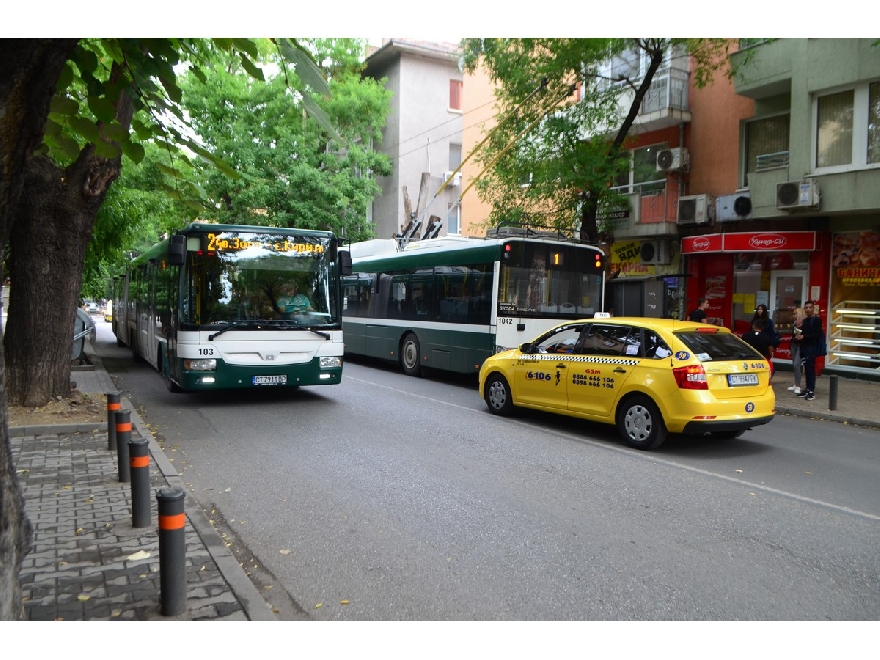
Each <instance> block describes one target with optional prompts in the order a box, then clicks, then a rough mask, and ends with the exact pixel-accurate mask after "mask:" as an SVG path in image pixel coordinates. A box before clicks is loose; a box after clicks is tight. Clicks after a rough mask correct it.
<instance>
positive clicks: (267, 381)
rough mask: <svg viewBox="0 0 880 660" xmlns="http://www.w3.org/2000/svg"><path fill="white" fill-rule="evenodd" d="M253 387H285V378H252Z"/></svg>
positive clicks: (283, 376)
mask: <svg viewBox="0 0 880 660" xmlns="http://www.w3.org/2000/svg"><path fill="white" fill-rule="evenodd" d="M254 385H287V376H286V375H281V376H254Z"/></svg>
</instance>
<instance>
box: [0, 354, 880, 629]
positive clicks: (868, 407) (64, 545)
mask: <svg viewBox="0 0 880 660" xmlns="http://www.w3.org/2000/svg"><path fill="white" fill-rule="evenodd" d="M86 352H87V353H88V354H89V356H90V358H91V359H92V362H93V365H94V369H93V370H86V371H79V370H77V371H72V372H71V380H72V381H74V382H76V384H77V389H79V390H80V391H81V392H85V393H89V394H92V395H93V396H94V397H95V398H99V399H100V400H102V401H106V394H107V393H108V392H116V391H117V390H116V389H115V387H114V385H113V381H112V380H111V379H110V376H109V375H108V374H107V372H106V370H105V369H104V367H103V365H102V363H101V359H100V356H98V355H97V354H95V352H94V349H93V347H92V346H91V345H90V343H89V342H86ZM792 383H793V378H792V374H791V372H790V371H789V372H786V371H778V372H777V374H776V376H775V378H774V382H773V388H774V390H775V392H776V409H777V414H778V415H795V416H801V417H808V418H813V419H826V420H830V421H834V422H841V423H847V424H853V425H858V426H864V427H869V428H873V429H880V383H875V382H872V381H865V380H856V379H851V378H844V377H842V376H838V377H837V378H836V383H837V401H836V409H834V410H831V401H830V398H831V397H830V390H831V385H832V379H831V377H830V376H828V375H823V376H820V377H819V378H817V380H816V398H815V400H813V401H804V399H803V398H799V397H796V396H794V394H792V393H791V392H789V391H788V390H787V389H786V388H787V387H788V386H789V385H791V384H792ZM121 400H122V408H123V409H124V410H129V411H130V413H131V421H132V439H137V438H145V439H146V440H147V441H148V442H149V449H150V478H151V483H150V492H151V518H150V523H151V524H150V526H149V527H146V528H134V527H133V526H132V510H131V484H130V483H122V482H120V481H119V478H118V471H117V468H118V466H117V456H116V452H115V451H111V450H109V449H108V448H107V441H108V437H107V424H106V422H105V423H101V424H92V425H70V426H61V425H54V426H45V427H11V428H10V429H9V434H10V436H11V437H10V441H11V446H12V458H13V461H14V463H15V467H16V471H17V473H18V478H19V480H20V483H21V486H22V490H23V491H24V497H25V501H26V504H25V506H26V510H27V514H28V517H29V518H30V520H31V523H32V524H33V526H34V547H33V549H32V551H31V552H30V553H29V554H28V555H27V556H26V557H25V559H24V565H23V567H22V572H21V579H22V587H23V596H24V599H25V602H24V609H25V619H28V620H32V621H37V620H40V621H45V620H50V621H51V620H59V619H63V620H67V621H83V620H115V619H123V620H135V621H145V620H184V621H189V620H209V619H211V620H214V619H219V620H234V621H245V620H253V621H257V620H260V621H267V620H268V621H271V620H276V617H275V615H274V614H273V613H272V611H271V609H270V608H269V605H267V603H266V601H265V600H264V599H263V598H262V597H261V596H260V594H259V592H258V591H257V589H256V587H255V586H254V585H253V583H252V582H251V581H250V579H249V578H248V576H247V575H246V574H245V572H244V570H243V569H242V567H241V566H240V565H239V563H238V561H237V560H236V559H235V557H234V556H233V554H232V552H231V551H230V550H229V549H228V548H227V546H226V543H225V542H224V541H223V539H222V538H221V537H220V534H219V533H218V532H217V530H216V529H215V528H214V527H213V526H212V525H211V523H210V521H209V520H208V518H207V516H206V515H205V513H204V512H203V511H202V510H201V509H200V508H199V506H198V504H197V503H196V501H195V499H194V498H193V497H192V496H191V495H190V494H189V493H188V492H187V491H186V488H184V484H183V480H182V479H181V478H180V476H179V475H178V474H177V471H176V470H175V469H174V466H173V465H172V464H171V462H170V461H169V460H168V459H167V457H166V456H165V454H164V453H163V451H162V449H161V447H159V445H158V443H157V442H156V440H155V439H154V438H153V436H152V434H151V433H150V432H149V430H148V429H147V427H146V424H145V423H144V422H143V420H141V418H140V417H139V416H138V415H137V413H136V412H135V410H134V409H133V407H132V405H131V403H130V402H129V401H128V400H127V399H126V398H125V397H122V398H121ZM166 488H181V489H182V490H183V491H184V492H185V493H186V496H185V513H186V524H185V545H186V606H187V607H186V611H185V612H184V613H183V614H180V615H177V616H174V617H167V616H163V615H162V613H161V604H162V600H161V592H160V560H159V533H158V511H157V508H158V506H157V501H156V493H157V492H158V491H159V490H161V489H166Z"/></svg>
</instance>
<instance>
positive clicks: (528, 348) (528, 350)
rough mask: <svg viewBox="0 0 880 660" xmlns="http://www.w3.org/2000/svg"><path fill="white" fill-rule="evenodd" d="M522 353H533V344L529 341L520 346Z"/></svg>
mask: <svg viewBox="0 0 880 660" xmlns="http://www.w3.org/2000/svg"><path fill="white" fill-rule="evenodd" d="M519 352H520V353H531V352H532V342H530V341H527V342H525V343H524V344H520V345H519Z"/></svg>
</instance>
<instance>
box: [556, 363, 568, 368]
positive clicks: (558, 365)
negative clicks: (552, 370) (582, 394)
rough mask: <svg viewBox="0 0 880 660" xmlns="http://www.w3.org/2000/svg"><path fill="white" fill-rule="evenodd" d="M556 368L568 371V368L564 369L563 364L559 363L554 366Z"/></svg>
mask: <svg viewBox="0 0 880 660" xmlns="http://www.w3.org/2000/svg"><path fill="white" fill-rule="evenodd" d="M556 368H557V369H568V367H566V366H565V365H564V364H563V363H561V362H560V363H559V364H557V365H556Z"/></svg>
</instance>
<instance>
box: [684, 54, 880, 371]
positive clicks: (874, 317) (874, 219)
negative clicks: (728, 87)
mask: <svg viewBox="0 0 880 660" xmlns="http://www.w3.org/2000/svg"><path fill="white" fill-rule="evenodd" d="M873 44H874V40H872V39H780V40H774V41H768V42H764V43H755V44H751V45H745V47H743V48H742V49H741V50H740V51H739V52H738V53H737V54H735V55H734V57H733V62H734V64H735V65H736V66H737V69H736V74H735V75H734V78H733V84H734V91H735V93H736V95H737V97H738V98H740V99H747V100H749V101H750V102H752V103H753V104H754V110H753V112H752V113H751V114H748V115H747V116H745V117H743V118H742V119H741V120H740V122H739V144H738V149H737V150H736V152H734V153H732V154H730V156H731V158H730V160H731V161H732V162H735V163H736V165H737V169H736V179H735V182H734V185H735V189H734V186H729V187H728V189H727V190H722V191H719V193H718V196H717V197H716V198H715V207H716V213H715V218H714V222H713V223H712V224H708V223H707V224H705V225H702V226H701V227H699V228H698V227H696V226H690V227H686V226H682V227H681V228H682V230H683V231H682V243H681V246H682V254H683V256H684V258H685V262H686V270H687V271H688V272H689V273H690V274H691V275H692V277H691V278H689V281H688V286H687V297H688V299H689V300H690V301H692V302H693V301H695V300H696V298H697V297H700V296H704V295H705V296H707V297H709V298H710V299H711V303H710V309H711V310H713V311H714V313H715V314H714V315H715V316H716V317H717V318H718V319H719V322H720V323H721V324H723V325H725V326H728V327H731V328H733V329H734V330H737V331H740V330H744V329H745V328H746V324H747V323H748V321H749V319H750V318H751V316H752V312H753V310H754V308H755V306H756V305H757V304H759V303H764V304H766V305H767V306H768V309H769V310H770V311H771V314H772V315H773V318H774V320H775V322H776V324H777V326H778V327H779V328H780V329H781V331H782V335H783V337H784V338H785V339H784V341H783V344H782V345H781V346H780V348H779V349H778V350H777V352H776V359H779V360H781V361H783V362H784V361H787V360H790V357H791V355H790V351H789V342H788V339H789V338H788V337H787V334H788V332H787V331H788V330H789V328H790V324H791V312H792V310H793V309H794V307H796V306H798V305H800V304H802V303H803V302H804V301H806V300H813V301H815V303H816V308H817V312H818V313H819V315H820V317H821V319H822V322H823V325H824V328H825V332H826V335H827V337H828V356H827V357H826V358H825V360H824V366H825V368H827V369H829V370H838V371H841V372H849V373H850V374H854V375H864V376H869V375H873V374H876V371H877V369H878V368H880V233H878V232H880V47H877V46H875V45H873ZM698 144H699V142H698V141H696V140H695V142H694V150H695V151H697V149H698ZM704 146H705V145H699V149H700V151H703V150H704ZM734 154H735V155H734ZM728 165H729V163H728ZM696 167H697V164H696V163H695V164H694V171H696ZM693 188H694V190H695V192H699V193H711V192H712V191H711V190H709V189H708V185H707V186H706V187H705V188H704V187H702V186H696V185H695V186H693Z"/></svg>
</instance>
